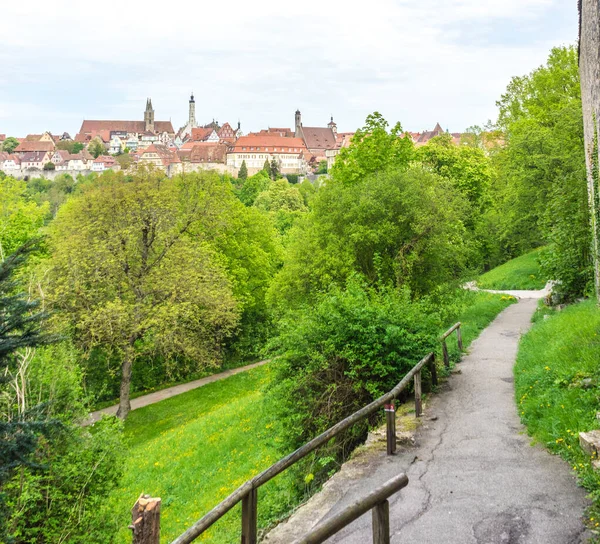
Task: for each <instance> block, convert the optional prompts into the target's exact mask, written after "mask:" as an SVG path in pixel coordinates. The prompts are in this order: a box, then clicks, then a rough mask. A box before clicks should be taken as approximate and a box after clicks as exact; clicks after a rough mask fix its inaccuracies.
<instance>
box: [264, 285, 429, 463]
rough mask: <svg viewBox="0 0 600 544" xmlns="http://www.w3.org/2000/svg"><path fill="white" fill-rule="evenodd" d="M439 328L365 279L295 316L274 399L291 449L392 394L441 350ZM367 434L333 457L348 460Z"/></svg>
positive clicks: (278, 347)
mask: <svg viewBox="0 0 600 544" xmlns="http://www.w3.org/2000/svg"><path fill="white" fill-rule="evenodd" d="M437 325H438V323H437V320H436V317H435V316H433V315H431V314H427V313H425V312H423V307H422V306H421V305H420V304H418V303H415V302H412V301H411V300H410V296H409V294H408V292H403V291H397V290H395V289H385V290H383V291H381V292H377V291H375V290H373V289H370V288H368V287H367V286H366V285H365V284H363V283H361V282H360V281H359V280H358V279H357V278H352V279H350V280H349V282H348V285H347V288H346V289H340V288H335V287H334V288H332V289H331V290H330V291H329V292H328V293H327V294H324V295H323V296H321V297H319V299H318V301H317V302H316V303H315V304H314V305H312V306H310V307H304V308H301V309H299V310H297V311H294V312H291V313H289V314H287V315H286V316H285V318H284V319H282V321H281V324H280V326H281V329H280V334H279V336H278V337H277V338H276V339H275V340H274V342H273V348H274V354H275V355H277V356H278V357H279V360H278V362H277V369H278V379H277V380H276V384H277V385H276V386H275V387H274V390H273V393H272V395H273V399H274V404H276V405H277V406H279V410H280V416H279V422H280V432H281V433H282V435H283V436H284V437H285V439H286V442H285V443H286V445H287V446H288V447H290V448H295V447H298V446H300V445H301V444H302V443H304V442H307V441H308V440H310V439H312V438H314V437H315V436H316V435H318V434H320V433H321V432H323V431H325V430H326V429H328V428H329V427H331V426H333V425H334V424H335V423H337V422H338V421H341V420H342V419H344V418H345V417H347V416H348V415H350V414H352V413H353V412H355V411H356V410H358V409H360V408H362V407H363V406H366V405H367V404H368V403H369V402H371V401H372V400H374V399H375V398H377V397H379V396H380V395H382V394H383V393H385V392H387V391H388V390H390V389H391V388H392V387H393V386H394V385H396V383H398V382H399V381H400V379H401V378H402V377H403V376H404V374H405V373H406V372H407V371H408V370H410V369H411V368H412V367H413V366H414V365H415V364H416V363H417V362H418V361H419V359H420V358H421V357H423V356H424V355H425V354H427V353H428V352H429V351H432V350H433V349H434V348H435V346H436V333H437V330H438V326H437ZM366 429H367V427H366V426H365V425H358V426H357V428H356V429H351V430H349V431H348V432H347V433H345V434H344V435H341V436H340V437H338V438H336V439H333V440H332V443H331V444H330V446H329V447H328V453H327V454H329V455H333V456H334V457H335V458H336V459H337V460H341V459H343V458H344V457H345V455H347V454H348V453H349V452H350V451H351V449H352V448H353V447H354V446H356V445H357V443H359V442H360V441H361V440H363V439H364V438H365V432H366Z"/></svg>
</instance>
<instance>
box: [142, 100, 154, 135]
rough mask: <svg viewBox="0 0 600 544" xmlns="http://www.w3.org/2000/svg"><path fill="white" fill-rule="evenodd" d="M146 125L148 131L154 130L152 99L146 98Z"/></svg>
mask: <svg viewBox="0 0 600 544" xmlns="http://www.w3.org/2000/svg"><path fill="white" fill-rule="evenodd" d="M144 125H145V129H146V132H154V110H153V109H152V100H151V99H150V98H148V100H146V111H145V112H144Z"/></svg>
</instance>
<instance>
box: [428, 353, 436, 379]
mask: <svg viewBox="0 0 600 544" xmlns="http://www.w3.org/2000/svg"><path fill="white" fill-rule="evenodd" d="M429 372H431V385H432V386H436V385H437V384H438V377H437V367H436V366H435V355H433V357H432V358H431V362H430V363H429Z"/></svg>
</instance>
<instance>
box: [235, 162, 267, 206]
mask: <svg viewBox="0 0 600 544" xmlns="http://www.w3.org/2000/svg"><path fill="white" fill-rule="evenodd" d="M270 185H271V178H270V177H269V174H268V173H266V172H265V171H264V170H261V171H260V172H258V173H257V174H255V175H254V176H250V177H249V178H247V179H245V180H244V182H243V184H242V186H241V188H240V189H239V190H238V198H239V199H240V201H241V202H242V203H243V204H245V205H246V206H252V205H253V204H254V201H255V200H256V197H257V196H258V195H259V194H260V193H262V192H263V191H266V190H267V189H268V188H269V186H270Z"/></svg>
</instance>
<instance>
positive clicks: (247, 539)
mask: <svg viewBox="0 0 600 544" xmlns="http://www.w3.org/2000/svg"><path fill="white" fill-rule="evenodd" d="M257 516H258V494H257V489H256V488H254V489H251V490H250V492H249V493H248V494H247V495H246V496H245V497H244V498H243V499H242V544H256V542H257V540H258V526H257Z"/></svg>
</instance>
